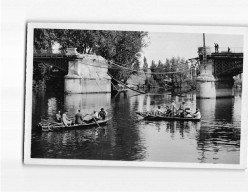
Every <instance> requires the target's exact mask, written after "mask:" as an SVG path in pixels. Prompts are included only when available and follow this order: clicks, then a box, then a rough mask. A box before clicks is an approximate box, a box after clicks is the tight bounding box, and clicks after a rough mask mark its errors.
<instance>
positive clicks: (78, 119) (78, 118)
mask: <svg viewBox="0 0 248 195" xmlns="http://www.w3.org/2000/svg"><path fill="white" fill-rule="evenodd" d="M82 123H83V115H82V114H81V113H80V112H78V113H77V114H76V115H75V124H82Z"/></svg>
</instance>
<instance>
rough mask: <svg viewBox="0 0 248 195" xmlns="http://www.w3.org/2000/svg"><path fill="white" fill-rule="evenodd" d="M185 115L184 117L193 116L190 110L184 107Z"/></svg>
mask: <svg viewBox="0 0 248 195" xmlns="http://www.w3.org/2000/svg"><path fill="white" fill-rule="evenodd" d="M185 117H186V118H193V116H192V114H191V112H190V108H186V109H185Z"/></svg>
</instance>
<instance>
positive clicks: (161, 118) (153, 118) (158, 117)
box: [136, 112, 201, 122]
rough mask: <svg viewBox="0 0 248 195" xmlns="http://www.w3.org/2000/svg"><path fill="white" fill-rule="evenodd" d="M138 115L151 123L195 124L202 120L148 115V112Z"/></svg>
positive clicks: (138, 113)
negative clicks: (188, 122)
mask: <svg viewBox="0 0 248 195" xmlns="http://www.w3.org/2000/svg"><path fill="white" fill-rule="evenodd" d="M136 114H137V115H139V116H142V117H143V118H144V120H150V121H159V120H165V121H194V122H198V121H200V120H201V119H197V118H180V117H167V116H154V115H149V114H147V112H136Z"/></svg>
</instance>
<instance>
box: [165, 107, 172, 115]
mask: <svg viewBox="0 0 248 195" xmlns="http://www.w3.org/2000/svg"><path fill="white" fill-rule="evenodd" d="M164 114H165V116H167V117H170V116H171V109H170V106H168V105H167V106H166V107H165V112H164Z"/></svg>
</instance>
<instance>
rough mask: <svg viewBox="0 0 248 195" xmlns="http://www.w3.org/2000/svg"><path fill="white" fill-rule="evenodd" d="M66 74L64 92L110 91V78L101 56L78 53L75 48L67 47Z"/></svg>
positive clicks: (106, 65)
mask: <svg viewBox="0 0 248 195" xmlns="http://www.w3.org/2000/svg"><path fill="white" fill-rule="evenodd" d="M66 55H67V56H68V57H70V58H68V59H69V65H68V74H67V75H65V77H64V79H65V88H64V92H65V93H108V92H111V78H110V76H109V75H108V74H107V72H108V63H107V61H106V60H105V59H104V58H103V57H101V56H96V55H89V54H79V53H77V51H76V48H69V49H68V50H67V53H66Z"/></svg>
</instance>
